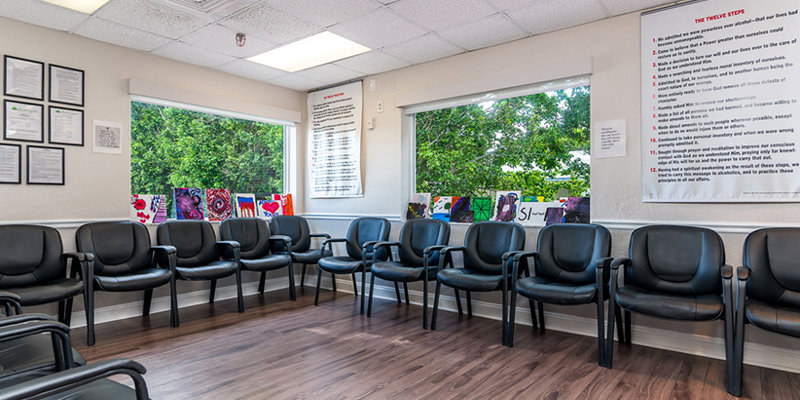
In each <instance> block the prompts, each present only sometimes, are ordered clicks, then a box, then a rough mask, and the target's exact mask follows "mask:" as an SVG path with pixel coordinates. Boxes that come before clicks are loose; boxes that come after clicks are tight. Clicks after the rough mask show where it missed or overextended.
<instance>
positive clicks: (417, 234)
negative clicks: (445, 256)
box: [398, 219, 450, 267]
mask: <svg viewBox="0 0 800 400" xmlns="http://www.w3.org/2000/svg"><path fill="white" fill-rule="evenodd" d="M449 241H450V224H448V223H447V222H445V221H442V220H438V219H411V220H408V221H406V223H405V224H403V228H402V229H401V230H400V248H399V251H398V253H399V255H400V261H402V262H403V264H406V265H408V266H409V267H422V266H423V262H424V257H423V252H424V251H425V248H426V247H429V246H436V245H446V244H447V243H449ZM438 254H439V252H435V253H434V254H432V258H431V259H430V260H428V261H429V265H437V264H438Z"/></svg>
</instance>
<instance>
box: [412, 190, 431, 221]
mask: <svg viewBox="0 0 800 400" xmlns="http://www.w3.org/2000/svg"><path fill="white" fill-rule="evenodd" d="M430 206H431V194H430V193H417V194H415V195H414V198H412V199H411V201H410V202H409V203H408V209H406V219H407V220H409V219H423V218H428V209H429V208H430Z"/></svg>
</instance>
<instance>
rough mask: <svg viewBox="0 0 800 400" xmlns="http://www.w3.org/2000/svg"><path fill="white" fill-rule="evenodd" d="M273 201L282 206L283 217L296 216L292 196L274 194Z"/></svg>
mask: <svg viewBox="0 0 800 400" xmlns="http://www.w3.org/2000/svg"><path fill="white" fill-rule="evenodd" d="M272 200H273V201H277V202H279V203H280V204H281V215H294V204H292V195H291V194H273V195H272Z"/></svg>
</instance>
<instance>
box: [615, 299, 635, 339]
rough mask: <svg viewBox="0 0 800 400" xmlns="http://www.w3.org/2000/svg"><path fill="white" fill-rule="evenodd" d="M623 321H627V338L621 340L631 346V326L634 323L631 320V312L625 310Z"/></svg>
mask: <svg viewBox="0 0 800 400" xmlns="http://www.w3.org/2000/svg"><path fill="white" fill-rule="evenodd" d="M617 307H619V306H617ZM623 320H624V321H625V338H624V339H620V340H625V343H627V344H631V324H632V323H633V321H632V320H631V312H630V311H628V310H625V318H623Z"/></svg>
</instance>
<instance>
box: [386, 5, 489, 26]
mask: <svg viewBox="0 0 800 400" xmlns="http://www.w3.org/2000/svg"><path fill="white" fill-rule="evenodd" d="M389 8H391V9H392V10H394V11H395V12H397V13H398V14H400V15H402V16H404V17H406V18H408V19H410V20H411V21H414V22H416V23H418V24H420V25H422V26H424V27H426V28H428V29H432V30H436V29H441V28H445V27H452V26H455V25H458V24H463V23H465V22H470V21H474V20H476V19H480V18H483V17H486V16H488V15H491V14H494V13H495V12H496V10H494V9H493V8H492V7H491V6H489V5H488V4H487V3H486V2H485V1H483V0H402V1H398V2H396V3H392V4H391V5H390V6H389Z"/></svg>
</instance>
